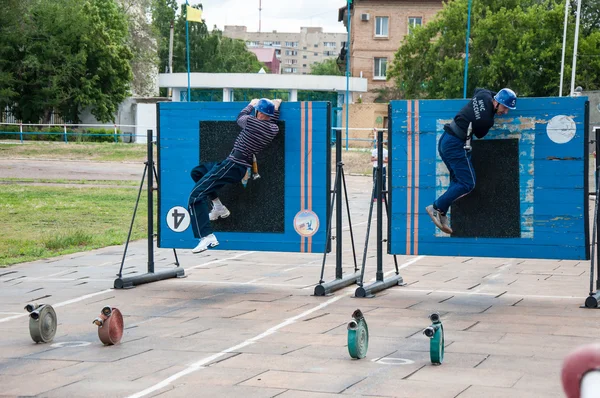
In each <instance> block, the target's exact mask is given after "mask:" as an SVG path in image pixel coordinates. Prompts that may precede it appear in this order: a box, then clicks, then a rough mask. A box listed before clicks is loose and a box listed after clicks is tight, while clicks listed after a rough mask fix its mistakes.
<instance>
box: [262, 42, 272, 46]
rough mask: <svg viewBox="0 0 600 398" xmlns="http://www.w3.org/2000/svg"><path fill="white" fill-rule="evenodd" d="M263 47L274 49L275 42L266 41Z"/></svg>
mask: <svg viewBox="0 0 600 398" xmlns="http://www.w3.org/2000/svg"><path fill="white" fill-rule="evenodd" d="M263 46H264V47H273V42H272V41H265V42H264V43H263Z"/></svg>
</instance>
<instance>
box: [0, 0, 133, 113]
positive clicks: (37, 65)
mask: <svg viewBox="0 0 600 398" xmlns="http://www.w3.org/2000/svg"><path fill="white" fill-rule="evenodd" d="M22 3H24V4H26V5H25V6H23V8H22V9H20V18H18V19H17V21H18V24H17V29H16V34H13V35H11V34H8V35H7V34H6V32H5V31H4V30H2V31H1V32H2V33H1V34H2V36H1V37H0V43H3V46H2V50H0V51H2V59H3V60H4V61H3V62H2V64H1V65H2V76H10V79H12V83H11V86H12V90H13V91H14V93H16V94H14V95H10V96H7V98H6V99H5V100H4V101H6V103H7V104H8V105H9V106H11V107H12V109H13V113H14V114H15V115H16V116H17V118H19V119H22V120H23V121H25V122H34V123H37V122H38V121H39V120H40V119H42V120H43V121H44V122H48V119H49V116H50V114H51V113H52V111H53V110H58V111H59V112H60V113H61V115H62V116H63V117H64V118H65V119H66V120H70V121H74V122H76V121H78V120H79V112H80V111H81V110H82V109H83V108H86V107H90V109H91V112H92V114H93V115H94V116H96V118H97V119H98V120H100V121H103V122H108V121H112V120H113V119H114V114H115V113H116V111H117V108H118V106H119V104H120V103H121V102H122V101H123V100H124V99H125V98H126V97H127V95H128V93H129V86H130V82H131V79H132V74H131V66H130V64H129V62H130V60H131V58H132V53H131V51H130V50H129V47H128V45H127V34H128V31H127V18H126V16H125V14H124V13H123V11H122V10H121V9H120V8H119V7H118V5H117V4H116V3H115V1H114V0H85V1H81V0H52V1H50V0H31V1H29V2H22ZM5 37H8V39H9V40H8V41H5V40H4V39H5ZM7 55H9V57H7Z"/></svg>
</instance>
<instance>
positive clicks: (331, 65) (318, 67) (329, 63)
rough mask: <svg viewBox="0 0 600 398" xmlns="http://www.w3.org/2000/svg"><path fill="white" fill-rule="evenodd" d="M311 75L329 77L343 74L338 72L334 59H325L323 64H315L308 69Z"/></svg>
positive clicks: (338, 68)
mask: <svg viewBox="0 0 600 398" xmlns="http://www.w3.org/2000/svg"><path fill="white" fill-rule="evenodd" d="M310 74H311V75H330V76H343V75H344V72H342V71H341V70H340V67H339V66H338V63H337V60H336V59H335V58H327V59H326V60H325V61H323V62H315V63H314V64H312V65H311V67H310Z"/></svg>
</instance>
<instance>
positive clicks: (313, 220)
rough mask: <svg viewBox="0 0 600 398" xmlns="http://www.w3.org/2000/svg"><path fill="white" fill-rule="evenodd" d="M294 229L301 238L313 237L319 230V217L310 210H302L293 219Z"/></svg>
mask: <svg viewBox="0 0 600 398" xmlns="http://www.w3.org/2000/svg"><path fill="white" fill-rule="evenodd" d="M294 229H295V230H296V232H298V234H299V235H301V236H306V237H308V236H313V235H314V234H316V233H317V231H318V230H319V217H318V216H317V215H316V214H315V213H314V212H313V211H310V210H302V211H299V212H298V214H296V217H294Z"/></svg>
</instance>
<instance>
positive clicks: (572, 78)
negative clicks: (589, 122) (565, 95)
mask: <svg viewBox="0 0 600 398" xmlns="http://www.w3.org/2000/svg"><path fill="white" fill-rule="evenodd" d="M580 19H581V0H579V1H577V20H576V22H575V45H574V46H573V70H572V71H571V96H573V95H574V94H575V72H576V69H577V44H578V42H579V21H580Z"/></svg>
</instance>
